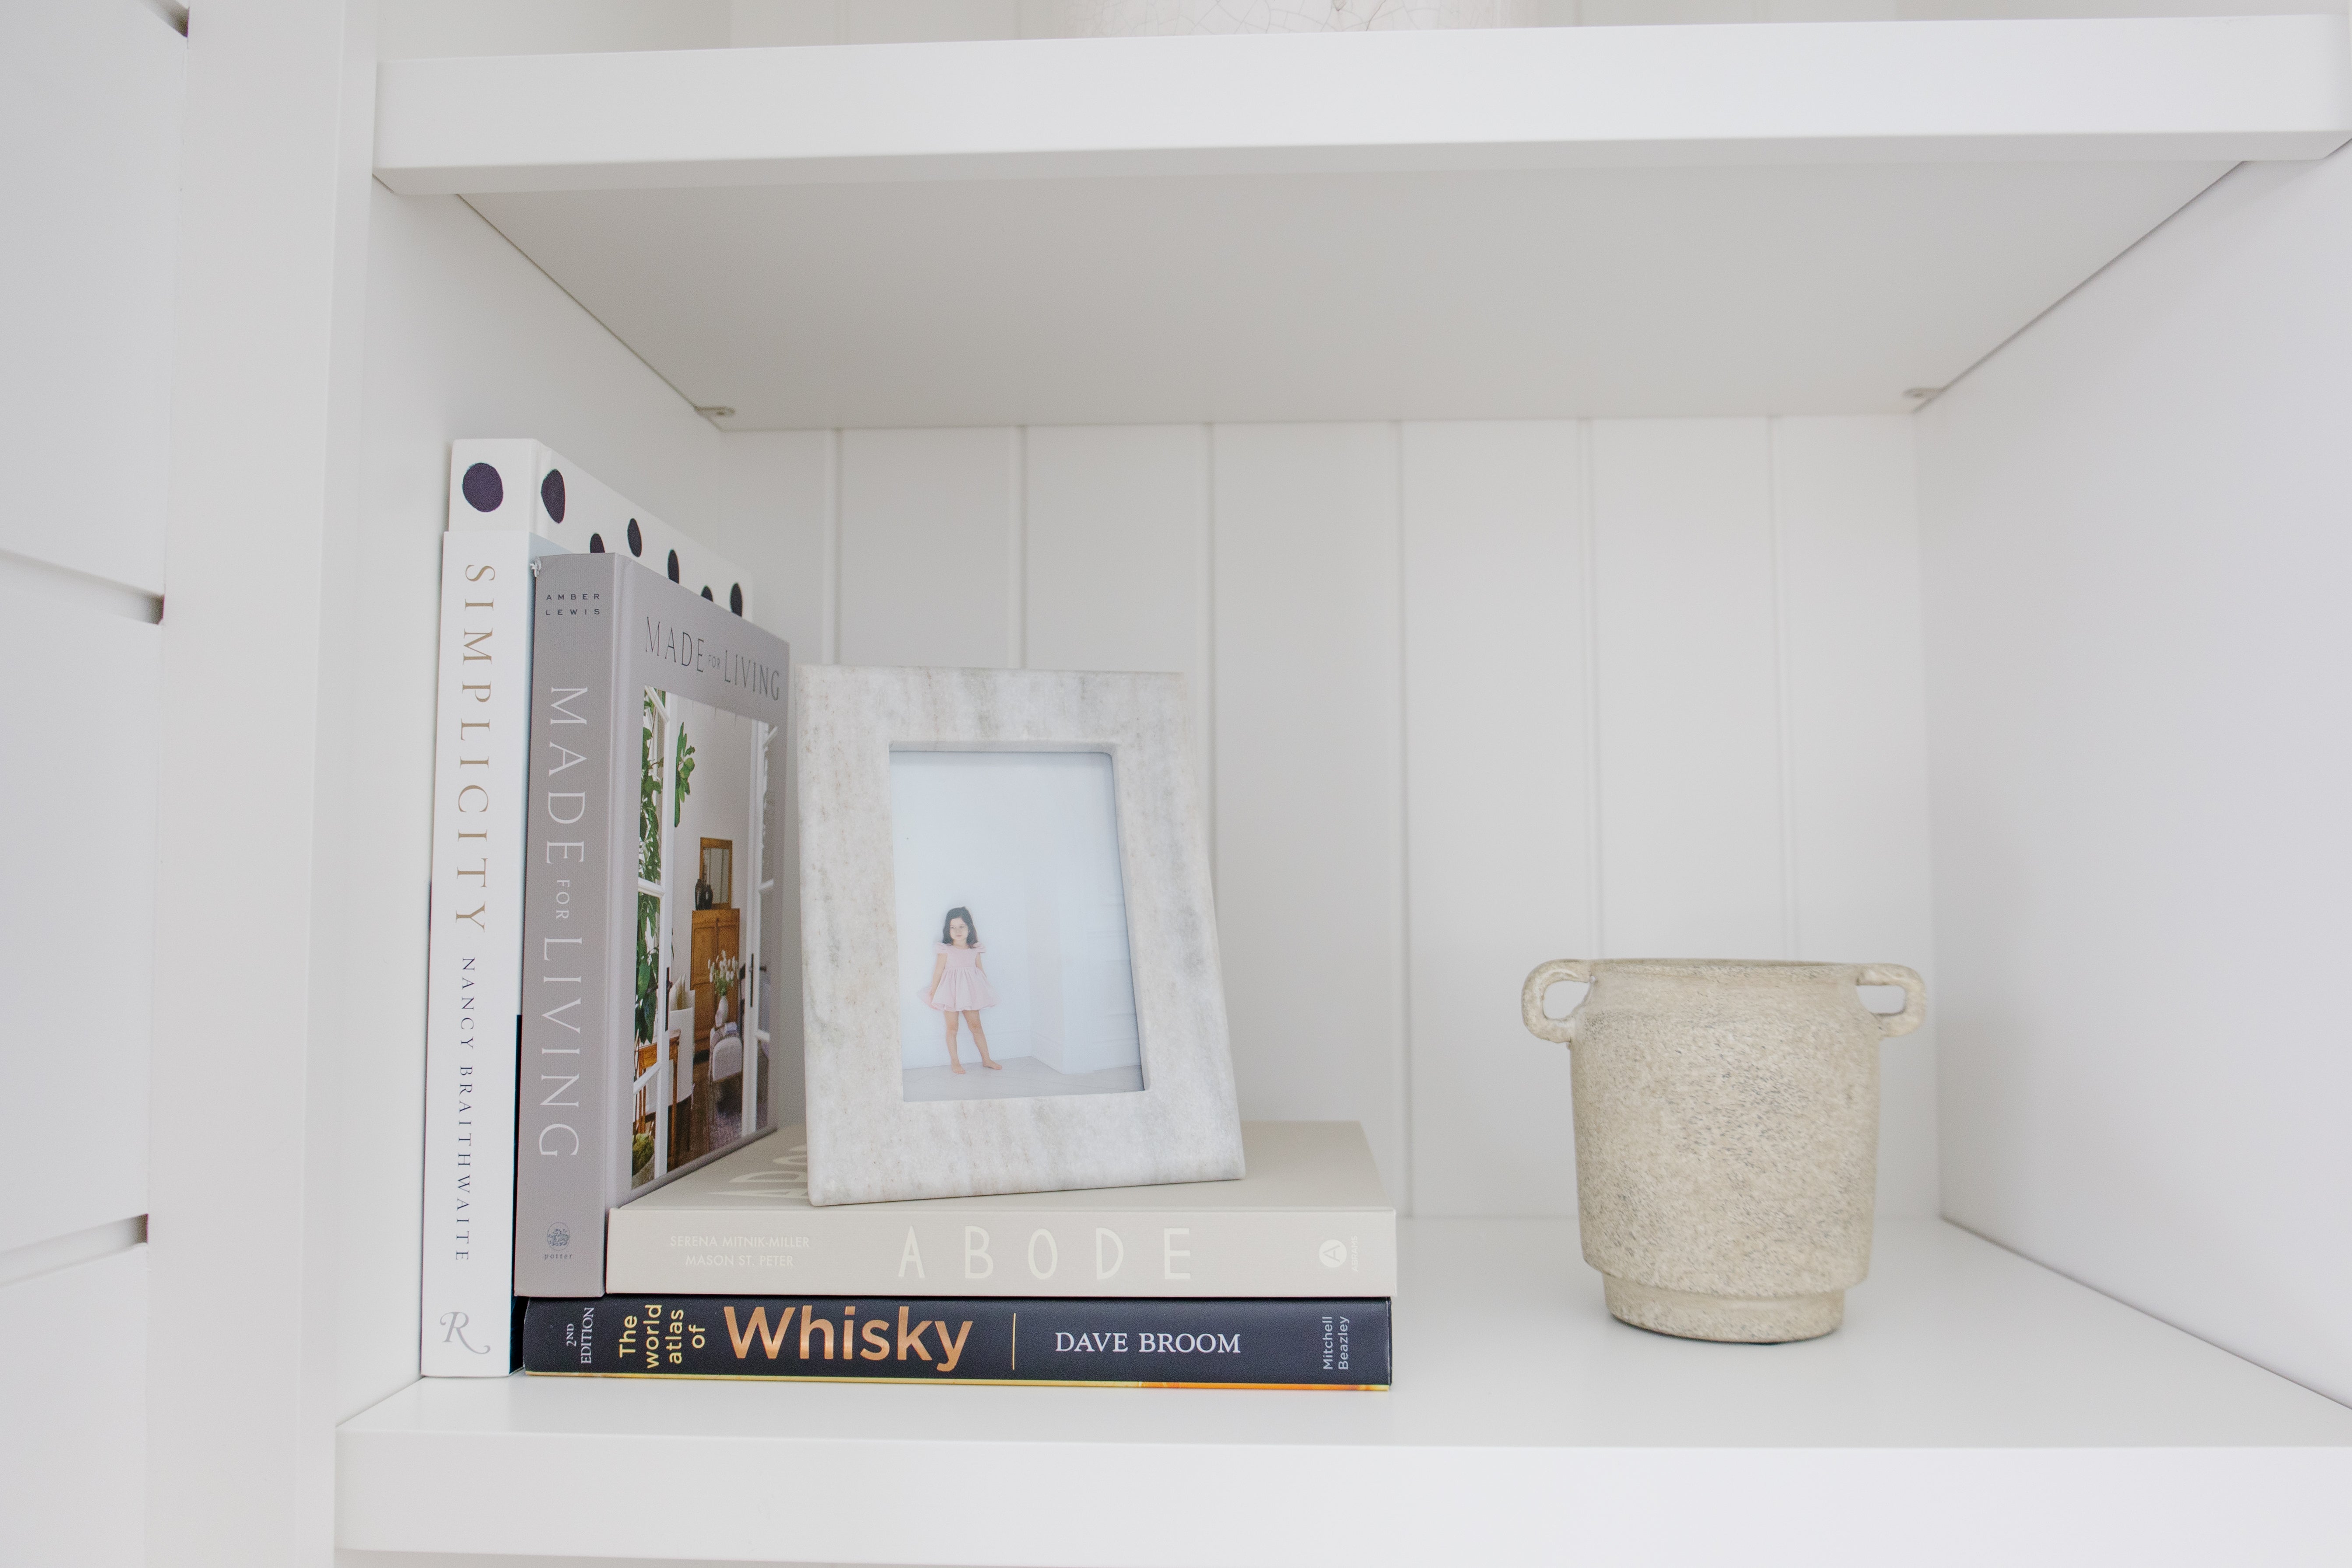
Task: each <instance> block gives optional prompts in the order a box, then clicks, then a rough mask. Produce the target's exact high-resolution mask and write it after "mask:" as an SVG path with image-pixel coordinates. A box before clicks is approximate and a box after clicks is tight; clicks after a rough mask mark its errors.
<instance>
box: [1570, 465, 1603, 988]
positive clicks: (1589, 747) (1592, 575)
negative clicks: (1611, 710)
mask: <svg viewBox="0 0 2352 1568" xmlns="http://www.w3.org/2000/svg"><path fill="white" fill-rule="evenodd" d="M1593 450H1594V442H1593V439H1592V421H1591V420H1590V419H1580V420H1578V421H1577V422H1576V470H1577V533H1578V547H1579V550H1580V553H1581V554H1582V557H1583V559H1582V562H1581V565H1582V566H1583V568H1584V571H1583V576H1584V584H1583V588H1584V593H1583V599H1584V604H1583V614H1584V627H1583V630H1584V855H1585V868H1584V880H1585V914H1586V917H1587V918H1588V919H1589V920H1590V921H1591V931H1590V932H1589V933H1588V934H1589V937H1590V940H1591V943H1592V956H1593V957H1595V958H1606V957H1608V956H1609V940H1608V936H1607V933H1606V929H1605V928H1604V926H1603V925H1602V923H1601V921H1602V917H1603V915H1604V914H1605V913H1606V912H1607V905H1606V903H1605V901H1604V900H1603V896H1602V893H1603V889H1602V886H1601V594H1600V584H1599V577H1600V559H1601V551H1600V544H1599V542H1598V536H1599V532H1600V529H1599V525H1598V519H1599V509H1598V506H1597V504H1596V500H1595V497H1596V494H1597V487H1598V481H1597V480H1596V479H1595V477H1594V474H1593V467H1594V464H1593Z"/></svg>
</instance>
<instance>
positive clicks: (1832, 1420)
mask: <svg viewBox="0 0 2352 1568" xmlns="http://www.w3.org/2000/svg"><path fill="white" fill-rule="evenodd" d="M1398 1228H1399V1233H1400V1234H1399V1243H1400V1265H1401V1271H1400V1276H1399V1284H1398V1292H1397V1299H1396V1307H1395V1311H1396V1319H1395V1340H1396V1378H1397V1382H1396V1387H1395V1389H1394V1390H1393V1391H1392V1392H1391V1393H1387V1394H1356V1393H1334V1392H1315V1393H1305V1394H1300V1393H1281V1392H1271V1391H1233V1392H1226V1391H1213V1390H1171V1389H1108V1388H1043V1387H1027V1388H1022V1387H997V1388H984V1387H923V1386H919V1385H910V1384H883V1385H866V1386H859V1385H855V1384H824V1383H807V1384H756V1383H725V1382H709V1383H698V1382H679V1383H672V1382H663V1381H660V1380H641V1379H632V1378H613V1379H594V1378H504V1379H483V1380H474V1379H428V1380H426V1381H425V1382H423V1383H418V1384H411V1385H410V1386H408V1387H407V1388H405V1389H404V1390H402V1391H401V1392H399V1393H397V1394H394V1395H393V1396H391V1397H390V1398H388V1399H386V1400H384V1401H383V1403H382V1404H380V1405H376V1406H375V1407H374V1408H373V1409H372V1410H369V1411H367V1412H365V1413H363V1414H362V1415H358V1416H356V1417H354V1418H353V1419H352V1420H350V1421H348V1422H346V1423H344V1424H343V1426H342V1427H341V1431H340V1433H339V1434H338V1438H337V1446H336V1447H337V1455H336V1458H337V1463H336V1475H337V1482H336V1509H335V1517H336V1534H337V1538H338V1544H340V1545H341V1546H344V1547H349V1548H360V1549H366V1550H373V1551H379V1552H479V1553H504V1552H522V1553H532V1554H546V1555H562V1554H570V1553H584V1554H589V1555H594V1556H599V1557H603V1556H627V1557H645V1558H661V1559H674V1558H695V1559H706V1558H707V1559H722V1560H727V1561H740V1562H771V1561H786V1562H796V1563H800V1562H807V1563H848V1562H860V1563H1030V1564H1034V1565H1037V1568H1046V1565H1049V1564H1071V1565H1077V1564H1088V1565H1092V1568H1103V1565H1106V1564H1133V1565H1142V1564H1171V1563H1237V1564H1239V1563H1265V1564H1277V1563H1278V1564H1283V1565H1285V1568H1305V1565H1310V1564H1321V1563H1331V1564H1348V1565H1349V1568H1377V1565H1380V1564H1389V1563H1395V1564H1408V1563H1415V1564H1417V1563H1482V1564H1507V1563H1547V1564H1549V1563H1569V1562H1586V1561H1591V1562H1595V1563H1613V1562H1654V1563H1685V1562H1686V1563H1717V1562H1731V1561H1759V1562H1760V1561H1769V1562H1774V1563H1780V1562H1800V1561H1801V1562H1804V1563H1812V1564H1822V1565H1834V1564H1841V1563H1854V1564H1864V1563H1868V1564H1881V1563H1987V1562H2000V1563H2051V1564H2057V1563H2200V1562H2239V1563H2305V1562H2309V1563H2317V1562H2322V1561H2334V1560H2336V1556H2337V1555H2340V1548H2341V1546H2342V1543H2343V1529H2344V1526H2343V1517H2342V1509H2341V1507H2340V1504H2339V1500H2340V1499H2341V1498H2342V1497H2343V1496H2345V1495H2346V1491H2347V1487H2352V1410H2347V1409H2345V1408H2344V1407H2343V1406H2342V1405H2336V1404H2334V1403H2332V1402H2330V1401H2328V1400H2326V1399H2324V1398H2322V1397H2320V1396H2319V1395H2318V1394H2313V1393H2310V1392H2309V1391H2307V1390H2305V1389H2302V1388H2298V1387H2296V1386H2295V1385H2294V1384H2290V1383H2288V1382H2286V1381H2285V1380H2284V1379H2283V1378H2280V1377H2276V1376H2274V1375H2273V1374H2272V1373H2267V1372H2264V1371H2263V1370H2262V1369H2261V1368H2259V1367H2256V1366H2252V1365H2251V1364H2249V1363H2245V1362H2242V1361H2240V1360H2238V1359H2237V1358H2236V1357H2235V1356H2232V1355H2230V1354H2228V1353H2227V1352H2223V1351H2219V1350H2216V1349H2214V1348H2213V1347H2212V1346H2210V1345H2208V1344H2205V1343H2203V1342H2200V1341H2198V1340H2195V1339H2191V1338H2190V1337H2189V1335H2187V1334H2185V1333H2182V1332H2180V1331H2179V1330H2177V1329H2171V1328H2168V1327H2166V1326H2165V1325H2164V1324H2162V1323H2159V1322H2158V1321H2155V1320H2154V1319H2152V1318H2147V1317H2145V1316H2142V1315H2141V1314H2140V1313H2138V1312H2136V1311H2134V1310H2131V1309H2130V1308H2128V1307H2126V1306H2123V1305H2121V1304H2120V1303H2118V1302H2116V1301H2113V1300H2109V1299H2107V1298H2106V1297H2104V1296H2101V1295H2098V1294H2097V1293H2095V1292H2094V1291H2092V1290H2089V1289H2084V1287H2082V1286H2079V1285H2075V1284H2073V1283H2071V1282H2070V1281H2068V1280H2065V1279H2061V1278H2059V1277H2058V1276H2057V1275H2055V1274H2052V1273H2050V1272H2048V1271H2047V1270H2045V1269H2042V1268H2037V1267H2036V1266H2034V1265H2033V1264H2032V1263H2029V1262H2027V1261H2025V1260H2024V1259H2022V1258H2018V1257H2016V1256H2014V1255H2013V1254H2011V1253H2007V1252H2003V1251H2001V1250H2000V1248H1998V1247H1994V1246H1992V1245H1991V1244H1990V1243H1988V1242H1984V1241H1979V1240H1978V1239H1977V1238H1975V1237H1971V1236H1969V1235H1967V1234H1966V1233H1964V1232H1962V1231H1959V1230H1958V1229H1956V1228H1955V1227H1953V1226H1947V1225H1944V1224H1941V1223H1939V1222H1937V1221H1933V1220H1913V1221H1891V1222H1887V1223H1885V1224H1883V1225H1882V1226H1880V1228H1879V1235H1878V1243H1877V1256H1876V1258H1875V1259H1874V1268H1873V1271H1872V1278H1871V1279H1869V1280H1868V1281H1867V1282H1866V1283H1864V1285H1862V1286H1860V1287H1858V1288H1856V1289H1854V1290H1853V1291H1852V1292H1851V1293H1850V1294H1849V1297H1848V1302H1847V1314H1846V1323H1845V1326H1844V1327H1843V1328H1842V1329H1840V1330H1839V1331H1837V1332H1836V1333H1834V1334H1832V1335H1830V1336H1829V1337H1827V1338H1825V1339H1821V1340H1815V1341H1812V1342H1808V1343H1804V1344H1793V1345H1772V1346H1762V1345H1721V1344H1701V1343H1696V1342H1691V1341H1687V1340H1673V1339H1667V1338H1665V1337H1664V1336H1662V1335H1657V1334H1650V1333H1644V1332H1643V1331H1641V1330H1639V1329H1630V1328H1627V1327H1625V1326H1624V1325H1623V1324H1622V1323H1618V1322H1616V1321H1613V1320H1612V1319H1611V1318H1610V1317H1609V1316H1608V1314H1607V1312H1606V1311H1605V1310H1604V1309H1603V1308H1602V1306H1601V1283H1600V1278H1599V1276H1598V1275H1596V1274H1594V1273H1593V1272H1592V1271H1591V1270H1590V1269H1589V1268H1585V1267H1584V1266H1583V1264H1582V1263H1581V1262H1580V1261H1579V1260H1578V1258H1577V1237H1576V1226H1575V1225H1574V1223H1573V1222H1560V1221H1544V1220H1412V1221H1406V1222H1403V1223H1402V1224H1401V1225H1400V1226H1399V1227H1398Z"/></svg>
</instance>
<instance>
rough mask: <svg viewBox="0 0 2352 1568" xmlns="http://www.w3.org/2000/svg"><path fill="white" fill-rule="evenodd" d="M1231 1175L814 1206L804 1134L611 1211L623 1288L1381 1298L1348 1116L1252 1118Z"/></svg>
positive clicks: (1384, 1283) (1376, 1186)
mask: <svg viewBox="0 0 2352 1568" xmlns="http://www.w3.org/2000/svg"><path fill="white" fill-rule="evenodd" d="M1242 1145H1243V1150H1244V1158H1245V1160H1246V1161H1247V1163H1248V1169H1249V1174H1247V1175H1246V1176H1244V1177H1242V1178H1241V1179H1240V1180H1238V1181H1233V1182H1186V1183H1176V1184H1169V1185H1164V1186H1150V1187H1104V1188H1096V1189H1091V1190H1083V1191H1076V1192H1058V1193H1016V1194H999V1195H992V1196H988V1197H971V1198H921V1199H917V1200H914V1201H912V1202H907V1203H887V1204H835V1205H827V1206H825V1207H824V1208H817V1207H814V1206H813V1205H811V1204H810V1203H809V1201H808V1152H807V1142H806V1134H805V1130H804V1129H802V1128H797V1127H795V1128H787V1129H786V1130H785V1131H783V1132H782V1134H781V1135H779V1136H778V1137H775V1138H772V1139H768V1140H765V1141H764V1142H759V1143H754V1144H752V1145H751V1146H750V1147H748V1148H745V1149H741V1150H739V1151H737V1152H734V1153H732V1154H730V1155H727V1156H726V1157H725V1158H723V1159H719V1160H716V1161H713V1162H712V1163H709V1165H706V1166H704V1167H703V1168H702V1169H700V1170H698V1171H693V1172H689V1173H687V1174H685V1175H683V1176H680V1177H679V1178H678V1179H677V1181H675V1182H673V1183H671V1184H669V1185H667V1186H666V1187H661V1188H658V1189H656V1190H655V1191H653V1192H651V1193H648V1194H646V1195H645V1196H644V1197H641V1198H639V1199H637V1200H636V1201H635V1202H634V1203H631V1204H629V1205H627V1206H625V1207H624V1208H617V1209H614V1211H613V1212H612V1215H611V1217H610V1219H609V1220H608V1221H607V1225H606V1230H605V1249H606V1250H605V1284H604V1288H605V1289H606V1290H607V1291H609V1292H611V1293H613V1294H615V1295H641V1294H652V1295H708V1296H719V1295H727V1296H812V1297H814V1296H893V1295H897V1296H924V1295H930V1296H1097V1297H1099V1296H1129V1297H1151V1298H1164V1297H1196V1298H1204V1297H1334V1296H1351V1297H1368V1296H1369V1297H1385V1296H1392V1295H1394V1294H1395V1292H1396V1210H1395V1209H1394V1208H1393V1207H1392V1206H1391V1205H1390V1203H1389V1200H1388V1196H1387V1194H1385V1193H1383V1192H1382V1191H1381V1178H1380V1172H1379V1169H1378V1168H1377V1167H1376V1166H1375V1165H1374V1164H1373V1163H1372V1151H1371V1147H1370V1144H1368V1143H1367V1142H1365V1141H1364V1132H1363V1129H1362V1128H1360V1127H1359V1126H1358V1125H1357V1124H1356V1123H1354V1122H1352V1121H1245V1122H1244V1123H1242Z"/></svg>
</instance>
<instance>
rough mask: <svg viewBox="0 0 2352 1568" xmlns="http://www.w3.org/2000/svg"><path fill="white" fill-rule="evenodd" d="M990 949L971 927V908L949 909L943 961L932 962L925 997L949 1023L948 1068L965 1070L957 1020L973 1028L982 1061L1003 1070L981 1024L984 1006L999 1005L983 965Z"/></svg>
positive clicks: (942, 942) (943, 929)
mask: <svg viewBox="0 0 2352 1568" xmlns="http://www.w3.org/2000/svg"><path fill="white" fill-rule="evenodd" d="M987 951H988V950H987V949H986V948H983V947H982V946H981V945H980V937H979V934H978V933H977V932H975V931H973V930H972V929H971V910H966V909H953V910H949V911H948V918H947V923H946V924H945V925H943V926H941V927H940V961H939V962H938V963H934V964H933V965H931V984H930V988H929V990H928V991H927V992H925V993H924V995H923V1000H924V1001H925V1002H926V1003H928V1004H929V1005H931V1006H933V1007H936V1008H937V1009H939V1013H940V1017H942V1018H944V1019H945V1020H947V1026H948V1071H950V1072H953V1073H960V1072H961V1071H963V1062H962V1061H961V1059H960V1058H958V1057H957V1055H956V1023H957V1020H959V1019H961V1020H962V1023H963V1026H964V1027H965V1028H967V1029H970V1030H971V1043H972V1046H973V1047H974V1048H976V1049H977V1050H978V1051H979V1052H980V1065H981V1066H982V1067H984V1068H988V1069H989V1070H990V1071H992V1072H1003V1070H1004V1064H1003V1063H1002V1062H999V1061H994V1060H992V1059H991V1058H990V1057H989V1054H988V1031H987V1030H986V1029H983V1028H982V1027H981V1026H980V1010H981V1009H982V1008H983V1007H993V1006H995V1005H996V989H995V987H993V986H992V985H991V984H989V983H988V971H987V970H985V969H983V968H982V967H981V963H980V955H981V954H982V953H983V952H987Z"/></svg>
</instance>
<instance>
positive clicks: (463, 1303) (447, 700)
mask: <svg viewBox="0 0 2352 1568" xmlns="http://www.w3.org/2000/svg"><path fill="white" fill-rule="evenodd" d="M531 555H532V540H531V537H530V534H528V533H526V532H523V531H519V530H501V531H495V532H470V533H452V534H449V535H448V536H447V537H446V542H445V544H444V546H443V551H442V557H441V668H440V689H439V691H438V694H437V699H436V709H435V718H434V747H433V885H432V893H431V899H430V905H429V907H430V910H431V918H432V926H431V936H430V938H429V941H428V947H427V957H426V970H425V1085H426V1089H425V1250H424V1258H423V1270H422V1281H423V1282H422V1300H421V1305H422V1307H423V1322H422V1337H421V1342H420V1345H419V1352H420V1365H421V1369H422V1370H423V1372H424V1373H425V1375H426V1376H428V1377H502V1376H504V1375H505V1374H506V1373H509V1371H511V1370H513V1367H514V1364H515V1363H514V1352H515V1350H516V1345H515V1342H514V1292H513V1273H512V1267H513V1264H512V1260H513V1226H514V1124H515V1123H514V1119H515V1039H516V1029H517V1026H518V1020H519V1016H520V1011H521V1003H520V994H521V984H522V884H523V831H524V816H525V806H524V790H525V780H524V767H525V758H526V755H527V751H528V731H529V729H530V631H531V579H530V561H531Z"/></svg>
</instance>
